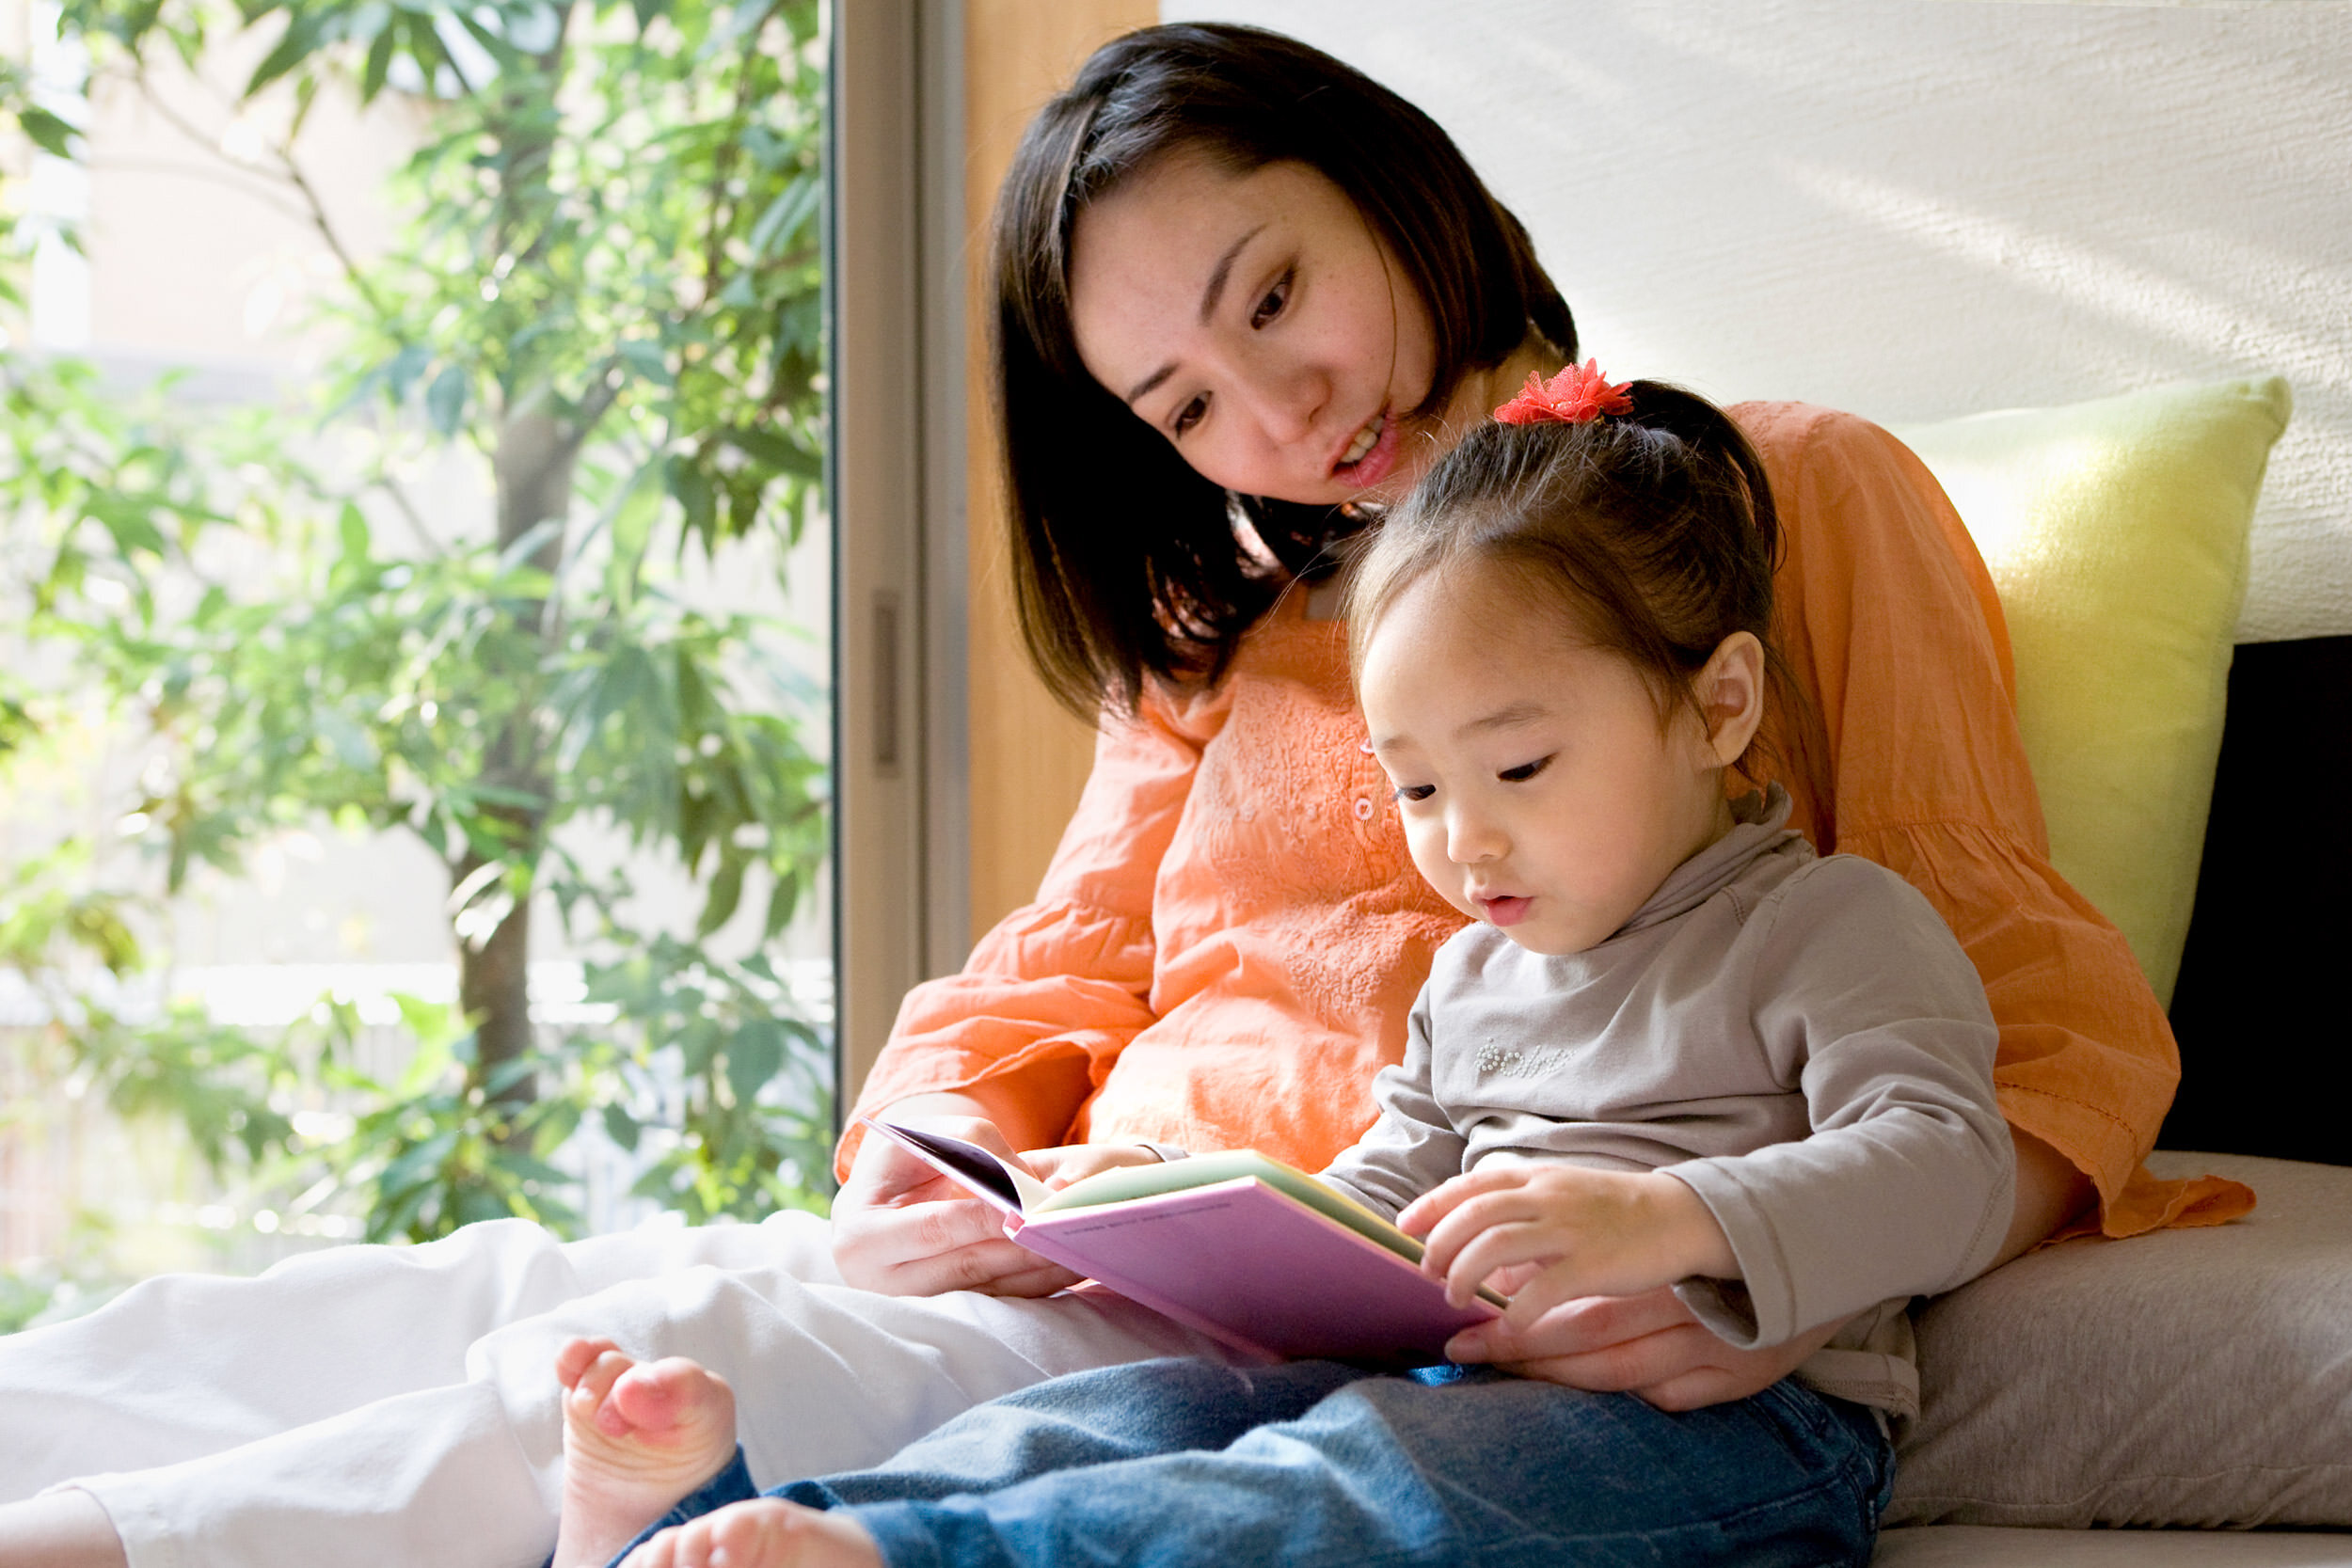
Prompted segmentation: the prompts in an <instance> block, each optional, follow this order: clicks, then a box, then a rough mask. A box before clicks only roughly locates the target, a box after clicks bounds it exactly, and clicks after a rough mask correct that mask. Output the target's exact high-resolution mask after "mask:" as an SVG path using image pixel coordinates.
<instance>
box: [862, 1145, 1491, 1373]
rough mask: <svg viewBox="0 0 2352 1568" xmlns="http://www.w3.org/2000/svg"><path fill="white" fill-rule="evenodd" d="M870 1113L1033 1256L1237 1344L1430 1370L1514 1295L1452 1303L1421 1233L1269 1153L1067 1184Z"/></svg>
mask: <svg viewBox="0 0 2352 1568" xmlns="http://www.w3.org/2000/svg"><path fill="white" fill-rule="evenodd" d="M858 1119H859V1120H860V1121H861V1122H863V1123H865V1125H866V1127H867V1128H868V1129H870V1130H871V1131H872V1132H878V1133H880V1134H882V1136H884V1137H888V1138H895V1139H897V1140H898V1142H899V1143H901V1144H903V1145H905V1146H906V1147H907V1148H910V1149H912V1150H913V1151H914V1153H915V1154H916V1155H918V1156H919V1157H921V1158H922V1159H923V1160H925V1161H927V1162H929V1163H930V1164H931V1165H932V1166H933V1167H934V1168H935V1169H937V1170H939V1171H941V1172H942V1173H944V1174H946V1176H948V1177H951V1178H953V1179H954V1180H957V1181H959V1182H961V1183H962V1184H963V1185H964V1186H965V1187H967V1188H969V1189H970V1190H971V1192H972V1193H973V1195H974V1196H977V1197H978V1198H979V1199H981V1200H982V1201H983V1202H985V1203H988V1204H991V1205H993V1206H994V1207H995V1208H997V1209H998V1210H1001V1211H1002V1212H1003V1213H1004V1215H1005V1233H1006V1234H1007V1235H1008V1236H1010V1237H1011V1238H1012V1239H1013V1240H1014V1241H1016V1242H1018V1243H1021V1244H1022V1245H1023V1246H1025V1247H1027V1248H1028V1249H1029V1250H1030V1251H1032V1252H1034V1253H1037V1254H1038V1255H1039V1256H1041V1257H1043V1258H1050V1259H1053V1260H1054V1261H1055V1262H1057V1263H1059V1264H1061V1265H1062V1266H1063V1267H1065V1268H1069V1269H1074V1270H1076V1271H1077V1272H1078V1273H1080V1274H1082V1275H1087V1276H1088V1277H1089V1278H1091V1279H1094V1280H1096V1281H1098V1282H1100V1283H1101V1284H1103V1285H1104V1286H1106V1287H1108V1288H1109V1289H1110V1290H1113V1291H1118V1292H1119V1293H1120V1295H1122V1296H1125V1297H1127V1298H1128V1299H1129V1300H1131V1301H1136V1302H1140V1303H1141V1304H1143V1305H1144V1306H1146V1307H1151V1308H1152V1309H1153V1310H1154V1311H1157V1312H1160V1313H1163V1314H1165V1315H1166V1316H1168V1317H1170V1318H1173V1319H1175V1320H1176V1321H1177V1322H1178V1323H1184V1324H1185V1325H1186V1326H1188V1327H1191V1328H1197V1329H1199V1330H1200V1332H1202V1333H1203V1334H1207V1335H1210V1336H1212V1337H1214V1338H1217V1339H1220V1340H1222V1341H1224V1342H1225V1343H1226V1344H1229V1345H1232V1346H1233V1347H1234V1348H1235V1349H1237V1350H1241V1351H1245V1352H1250V1353H1254V1354H1261V1355H1267V1356H1304V1355H1313V1356H1330V1357H1336V1358H1341V1359H1346V1360H1374V1361H1387V1362H1393V1363H1396V1364H1399V1365H1407V1366H1410V1365H1422V1364H1426V1363H1430V1362H1435V1361H1441V1360H1443V1359H1444V1348H1445V1342H1446V1340H1448V1339H1449V1338H1453V1337H1454V1334H1455V1333H1457V1332H1459V1331H1460V1330H1462V1329H1465V1328H1468V1327H1469V1326H1470V1325H1471V1324H1472V1323H1484V1322H1486V1320H1487V1319H1489V1318H1493V1317H1496V1316H1499V1315H1500V1312H1501V1309H1502V1306H1503V1301H1502V1297H1501V1296H1498V1295H1495V1294H1494V1293H1493V1292H1491V1291H1481V1292H1480V1299H1478V1300H1476V1301H1473V1302H1471V1303H1470V1306H1468V1307H1454V1306H1451V1305H1449V1304H1448V1303H1447V1301H1446V1299H1445V1287H1444V1286H1443V1285H1441V1284H1439V1283H1438V1282H1437V1281H1436V1280H1433V1279H1430V1278H1427V1277H1425V1276H1424V1275H1422V1272H1421V1268H1420V1263H1421V1252H1422V1248H1421V1243H1419V1242H1417V1241H1415V1240H1413V1238H1411V1237H1410V1236H1407V1235H1406V1234H1405V1232H1403V1231H1402V1230H1399V1229H1398V1228H1397V1227H1395V1226H1393V1225H1391V1224H1390V1223H1389V1222H1388V1221H1387V1220H1385V1219H1383V1218H1381V1217H1380V1216H1379V1215H1378V1214H1375V1213H1374V1212H1372V1211H1371V1210H1369V1209H1367V1208H1365V1207H1364V1206H1363V1205H1362V1204H1360V1203H1358V1202H1356V1201H1355V1200H1354V1199H1353V1198H1349V1197H1345V1196H1342V1195H1341V1194H1340V1193H1339V1191H1338V1190H1337V1189H1335V1188H1332V1187H1328V1186H1326V1185H1325V1184H1324V1183H1322V1182H1320V1181H1318V1180H1315V1179H1314V1178H1313V1177H1311V1176H1309V1175H1308V1174H1307V1173H1306V1172H1304V1171H1301V1170H1297V1169H1295V1168H1293V1167H1292V1166H1289V1165H1286V1164H1282V1163H1281V1162H1280V1161H1279V1160H1270V1159H1268V1158H1267V1157H1266V1156H1264V1155H1263V1154H1258V1153H1253V1152H1250V1151H1248V1150H1241V1151H1236V1152H1232V1153H1225V1154H1202V1155H1197V1156H1195V1157H1194V1158H1192V1159H1189V1160H1173V1161H1169V1162H1168V1163H1167V1164H1153V1165H1123V1166H1120V1168H1118V1169H1116V1170H1107V1171H1102V1172H1099V1173H1098V1174H1096V1175H1093V1176H1089V1177H1088V1178H1087V1179H1086V1180H1082V1181H1074V1182H1073V1183H1071V1184H1070V1185H1069V1186H1067V1187H1064V1188H1062V1189H1061V1190H1060V1191H1058V1192H1054V1191H1049V1190H1048V1189H1047V1188H1046V1187H1045V1186H1044V1184H1043V1183H1041V1182H1040V1181H1039V1180H1037V1179H1036V1178H1035V1177H1033V1176H1031V1175H1030V1174H1029V1173H1028V1172H1026V1171H1025V1170H1020V1169H1016V1168H1015V1167H1013V1166H1011V1165H1009V1164H1006V1163H1005V1162H1004V1161H1002V1160H1000V1159H998V1158H997V1157H996V1156H995V1155H993V1154H991V1153H990V1152H988V1150H986V1149H984V1148H979V1147H978V1146H977V1145H974V1144H969V1143H965V1142H964V1141H962V1140H961V1139H960V1138H950V1137H946V1136H943V1135H942V1134H940V1133H937V1132H920V1131H917V1130H915V1129H914V1128H909V1127H898V1126H895V1125H893V1124H892V1123H890V1122H886V1121H878V1120H876V1119H874V1118H873V1117H859V1118H858Z"/></svg>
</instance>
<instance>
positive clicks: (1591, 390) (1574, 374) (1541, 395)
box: [1495, 359, 1633, 424]
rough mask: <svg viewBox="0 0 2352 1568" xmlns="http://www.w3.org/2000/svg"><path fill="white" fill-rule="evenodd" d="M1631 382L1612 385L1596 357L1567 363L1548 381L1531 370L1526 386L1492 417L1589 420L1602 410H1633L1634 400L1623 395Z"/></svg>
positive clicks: (1521, 421) (1525, 421)
mask: <svg viewBox="0 0 2352 1568" xmlns="http://www.w3.org/2000/svg"><path fill="white" fill-rule="evenodd" d="M1632 385H1633V383H1631V382H1630V381H1620V382H1618V383H1617V384H1616V385H1615V386H1613V387H1612V386H1611V385H1610V384H1609V378H1608V377H1607V376H1605V375H1603V374H1601V373H1600V361H1599V360H1597V359H1587V360H1585V361H1584V363H1582V364H1581V365H1570V366H1569V367H1568V368H1567V369H1565V370H1564V371H1562V372H1560V373H1559V374H1558V375H1555V376H1553V377H1552V378H1551V379H1550V380H1549V381H1546V380H1545V379H1544V378H1543V377H1542V376H1540V375H1537V374H1536V373H1535V372H1534V371H1530V372H1527V385H1526V387H1525V388H1521V390H1520V392H1519V395H1518V397H1515V398H1513V399H1512V400H1511V401H1510V402H1508V403H1506V404H1503V405H1502V407H1500V408H1498V409H1496V410H1495V418H1496V419H1497V420H1500V421H1501V422H1502V423H1503V424H1590V423H1592V422H1593V421H1594V420H1597V419H1599V418H1600V417H1601V416H1602V415H1603V414H1630V413H1632V412H1633V400H1632V399H1631V398H1629V397H1628V396H1626V395H1625V389H1626V388H1628V387H1630V386H1632Z"/></svg>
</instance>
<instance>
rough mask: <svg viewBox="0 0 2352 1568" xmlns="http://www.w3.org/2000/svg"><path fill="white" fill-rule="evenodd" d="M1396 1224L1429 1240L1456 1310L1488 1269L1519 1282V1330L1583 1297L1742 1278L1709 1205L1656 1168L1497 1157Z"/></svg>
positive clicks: (1514, 1311) (1515, 1317) (1409, 1209)
mask: <svg viewBox="0 0 2352 1568" xmlns="http://www.w3.org/2000/svg"><path fill="white" fill-rule="evenodd" d="M1397 1225H1398V1227H1400V1228H1402V1229H1403V1230H1404V1231H1405V1232H1406V1234H1407V1235H1417V1236H1421V1237H1422V1238H1423V1239H1424V1242H1425V1244H1426V1246H1427V1251H1426V1252H1425V1253H1424V1254H1423V1255H1422V1264H1421V1267H1422V1273H1423V1274H1425V1275H1429V1276H1430V1277H1431V1278H1433V1279H1442V1280H1444V1281H1445V1287H1446V1299H1447V1300H1448V1301H1450V1302H1452V1303H1453V1304H1454V1306H1456V1307H1467V1306H1468V1305H1470V1300H1471V1298H1472V1297H1474V1296H1475V1295H1477V1293H1478V1288H1479V1287H1480V1286H1481V1285H1484V1284H1486V1282H1487V1280H1488V1278H1489V1276H1493V1275H1499V1274H1500V1275H1503V1276H1504V1277H1505V1278H1506V1279H1507V1280H1508V1281H1509V1282H1510V1283H1513V1284H1516V1285H1518V1291H1516V1292H1515V1293H1514V1294H1513V1296H1512V1298H1511V1307H1510V1311H1509V1313H1508V1317H1509V1320H1510V1322H1511V1323H1512V1324H1513V1325H1514V1326H1516V1327H1518V1328H1521V1329H1524V1328H1526V1327H1528V1326H1529V1325H1531V1324H1533V1323H1534V1322H1535V1320H1536V1319H1538V1318H1540V1317H1542V1316H1543V1314H1544V1313H1545V1311H1547V1310H1548V1309H1549V1308H1550V1307H1557V1306H1560V1305H1561V1304H1562V1303H1564V1302H1568V1301H1573V1300H1575V1299H1576V1298H1578V1297H1580V1296H1626V1295H1635V1294H1638V1293H1640V1292H1641V1291H1649V1290H1654V1289H1656V1288H1657V1287H1659V1286H1661V1285H1671V1284H1673V1283H1674V1282H1675V1281H1676V1280H1677V1279H1685V1278H1688V1277H1690V1276H1691V1275H1713V1276H1715V1277H1717V1278H1726V1279H1728V1278H1737V1277H1738V1275H1739V1262H1738V1260H1737V1259H1734V1258H1733V1257H1732V1253H1731V1243H1729V1242H1728V1241H1726V1240H1725V1239H1724V1232H1723V1227H1721V1226H1719V1225H1717V1224H1716V1223H1715V1216H1714V1215H1712V1214H1711V1213H1709V1212H1708V1209H1707V1205H1706V1204H1704V1203H1702V1202H1700V1201H1699V1196H1698V1195H1697V1194H1696V1193H1694V1192H1692V1190H1691V1189H1690V1188H1689V1187H1687V1186H1685V1185H1684V1184H1683V1183H1682V1182H1680V1181H1677V1180H1675V1179H1674V1178H1673V1177H1671V1176H1665V1175H1661V1174H1660V1173H1659V1172H1656V1171H1641V1172H1633V1171H1601V1170H1588V1169H1585V1168H1584V1167H1582V1166H1580V1165H1569V1164H1553V1163H1545V1164H1534V1163H1530V1164H1486V1165H1484V1166H1482V1167H1480V1168H1479V1169H1477V1170H1474V1171H1471V1172H1470V1173H1469V1174H1467V1175H1464V1176H1457V1177H1454V1179H1453V1180H1450V1181H1447V1182H1445V1183H1444V1184H1443V1185H1441V1186H1438V1187H1437V1188H1436V1189H1434V1190H1432V1191H1430V1192H1426V1193H1423V1194H1422V1196H1420V1197H1418V1198H1416V1199H1414V1200H1413V1201H1412V1202H1411V1203H1410V1204H1408V1205H1406V1209H1405V1212H1403V1213H1401V1214H1399V1215H1398V1216H1397Z"/></svg>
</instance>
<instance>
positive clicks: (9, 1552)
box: [0, 1486, 125, 1568]
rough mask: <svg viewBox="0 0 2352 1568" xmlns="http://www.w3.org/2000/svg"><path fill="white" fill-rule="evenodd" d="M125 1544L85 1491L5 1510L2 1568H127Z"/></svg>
mask: <svg viewBox="0 0 2352 1568" xmlns="http://www.w3.org/2000/svg"><path fill="white" fill-rule="evenodd" d="M124 1560H125V1559H124V1557H123V1552H122V1538H121V1537H120V1536H118V1535H117V1534H115V1527H114V1521H113V1520H112V1519H109V1518H107V1517H106V1511H105V1510H104V1509H103V1508H102V1507H100V1506H99V1502H98V1499H97V1498H96V1497H91V1496H90V1495H89V1494H88V1493H87V1492H85V1491H83V1490H82V1489H81V1488H80V1487H78V1486H77V1487H73V1488H71V1489H69V1490H67V1491H63V1492H48V1493H44V1494H42V1495H41V1496H40V1497H27V1498H25V1499H24V1501H23V1502H14V1503H8V1504H4V1505H0V1568H122V1565H123V1562H124Z"/></svg>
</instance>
